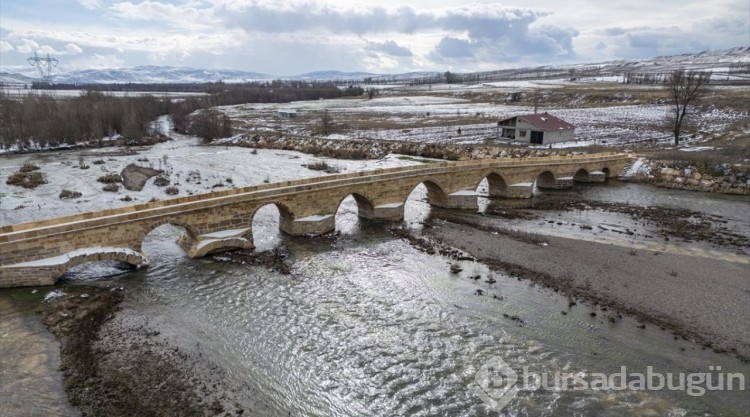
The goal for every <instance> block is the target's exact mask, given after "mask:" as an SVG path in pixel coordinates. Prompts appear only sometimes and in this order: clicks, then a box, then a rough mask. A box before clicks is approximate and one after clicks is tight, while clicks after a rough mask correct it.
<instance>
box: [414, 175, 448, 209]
mask: <svg viewBox="0 0 750 417" xmlns="http://www.w3.org/2000/svg"><path fill="white" fill-rule="evenodd" d="M420 185H424V187H425V188H426V189H427V200H428V202H429V203H430V205H433V206H445V205H446V204H447V203H448V195H447V194H446V193H445V191H443V190H444V188H443V187H441V186H440V185H439V184H438V183H437V182H435V181H434V180H432V179H423V180H421V181H420V182H418V183H417V184H414V186H412V187H411V189H410V190H409V193H408V194H407V195H406V197H405V198H404V204H406V200H408V199H409V195H411V193H413V192H414V190H415V189H416V188H417V187H419V186H420Z"/></svg>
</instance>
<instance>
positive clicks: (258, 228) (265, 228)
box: [242, 200, 294, 250]
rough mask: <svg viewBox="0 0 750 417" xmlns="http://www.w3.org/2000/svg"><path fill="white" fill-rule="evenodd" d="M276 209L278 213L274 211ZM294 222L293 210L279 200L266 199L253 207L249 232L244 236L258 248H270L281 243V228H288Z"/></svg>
mask: <svg viewBox="0 0 750 417" xmlns="http://www.w3.org/2000/svg"><path fill="white" fill-rule="evenodd" d="M274 208H275V209H276V211H277V212H278V215H277V214H276V213H274V210H273V209H274ZM292 223H294V212H293V211H292V209H291V208H290V207H289V206H288V205H287V204H285V203H283V202H281V201H277V200H274V201H267V202H264V203H262V204H261V205H259V206H257V207H255V209H254V210H253V211H252V213H251V214H250V228H251V230H250V232H249V233H246V234H245V236H242V237H245V238H249V240H250V241H251V242H252V244H253V245H254V246H255V247H256V248H257V249H258V250H270V249H273V248H274V247H276V246H277V245H279V244H280V243H281V240H282V236H281V231H282V230H290V228H292Z"/></svg>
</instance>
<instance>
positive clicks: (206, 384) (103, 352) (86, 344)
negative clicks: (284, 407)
mask: <svg viewBox="0 0 750 417" xmlns="http://www.w3.org/2000/svg"><path fill="white" fill-rule="evenodd" d="M124 291H125V289H124V288H123V287H113V288H111V289H110V288H100V287H94V286H66V287H64V289H58V290H56V291H55V292H53V293H52V294H53V296H52V297H50V296H48V297H49V300H48V301H46V302H45V305H44V309H43V311H42V312H41V315H42V321H43V322H44V323H45V325H46V326H47V328H48V329H49V330H50V332H52V333H53V334H54V335H55V337H57V339H58V341H59V342H60V356H61V364H60V369H61V370H62V372H63V375H64V379H63V385H64V388H65V392H66V393H67V395H68V398H69V400H70V404H72V405H73V406H75V407H77V408H78V409H80V410H81V412H82V414H83V415H84V416H86V415H90V416H133V415H136V416H164V415H179V416H188V417H191V416H194V417H203V416H214V415H241V414H243V413H244V412H245V409H244V408H243V407H242V406H240V405H238V404H236V402H234V401H233V399H232V398H231V393H230V392H229V390H228V389H226V387H224V385H223V384H222V376H221V373H220V372H217V369H215V368H213V367H212V366H211V365H210V363H206V361H205V360H203V358H199V357H195V356H194V355H192V353H191V352H190V351H189V350H187V349H184V348H182V347H179V346H175V345H173V344H171V343H170V342H168V341H167V340H165V338H163V337H160V332H159V331H155V330H153V328H151V326H150V325H149V320H148V318H145V317H144V318H143V320H141V321H137V322H133V321H129V322H125V321H123V320H122V319H121V318H120V317H119V316H118V315H116V313H117V311H119V310H120V308H121V303H122V300H123V298H124V294H123V293H124Z"/></svg>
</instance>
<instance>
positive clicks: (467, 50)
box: [431, 37, 476, 60]
mask: <svg viewBox="0 0 750 417" xmlns="http://www.w3.org/2000/svg"><path fill="white" fill-rule="evenodd" d="M475 47H476V45H472V44H471V43H470V42H468V41H466V40H463V39H456V38H451V37H445V38H443V39H442V40H441V41H440V43H439V44H438V45H437V46H436V47H435V49H434V50H433V52H432V54H431V56H432V58H433V59H438V60H440V59H444V58H447V59H463V58H471V57H473V56H474V48H475Z"/></svg>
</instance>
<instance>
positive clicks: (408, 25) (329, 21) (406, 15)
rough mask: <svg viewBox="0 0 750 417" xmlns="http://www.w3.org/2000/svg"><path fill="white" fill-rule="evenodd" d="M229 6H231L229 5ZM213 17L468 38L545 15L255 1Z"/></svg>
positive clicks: (299, 28)
mask: <svg viewBox="0 0 750 417" xmlns="http://www.w3.org/2000/svg"><path fill="white" fill-rule="evenodd" d="M232 7H234V6H232ZM216 13H217V15H219V16H220V17H222V18H223V19H225V20H226V21H227V22H229V23H231V24H234V25H236V26H239V27H242V28H243V29H245V30H246V31H248V32H272V33H292V32H306V31H310V30H315V29H319V30H325V31H330V32H333V33H353V34H357V35H364V34H367V33H385V32H398V33H414V32H417V31H420V30H429V29H444V30H456V31H467V32H468V33H469V36H471V37H489V38H492V37H501V36H506V35H507V34H508V33H509V32H510V31H511V30H512V29H513V28H514V27H515V26H516V24H520V25H521V27H525V26H528V25H529V24H530V23H531V22H533V21H534V20H536V19H537V18H539V17H541V16H544V15H545V13H542V12H536V11H533V10H529V9H520V8H513V7H506V6H502V5H499V4H496V5H472V6H465V7H463V8H452V9H443V10H441V11H429V12H418V11H416V10H414V9H413V8H411V7H408V6H402V7H400V8H398V9H395V10H388V9H385V8H383V7H373V8H369V9H357V10H355V9H345V10H338V9H332V8H330V7H327V6H323V7H321V6H319V5H317V3H315V2H308V3H302V4H294V5H289V6H288V7H274V6H271V5H269V4H265V3H264V4H260V3H257V2H254V3H250V4H247V5H244V6H239V9H238V10H235V9H229V8H228V7H227V6H220V7H218V8H217V10H216Z"/></svg>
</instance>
